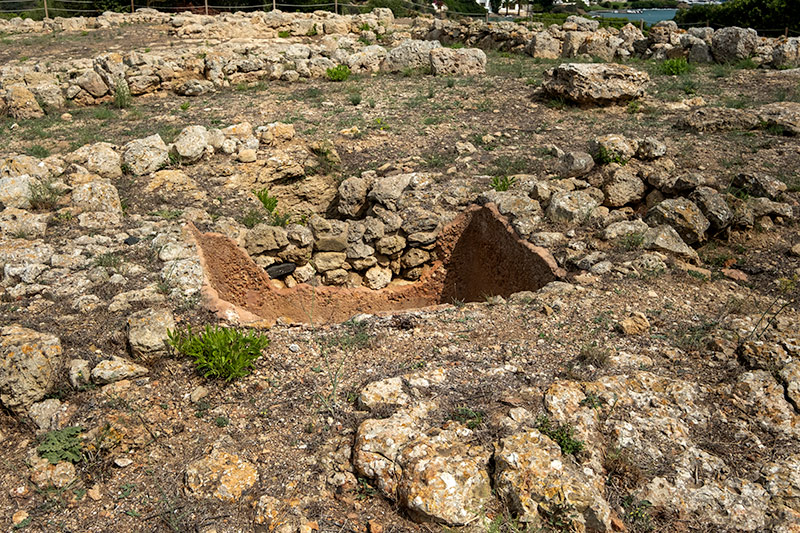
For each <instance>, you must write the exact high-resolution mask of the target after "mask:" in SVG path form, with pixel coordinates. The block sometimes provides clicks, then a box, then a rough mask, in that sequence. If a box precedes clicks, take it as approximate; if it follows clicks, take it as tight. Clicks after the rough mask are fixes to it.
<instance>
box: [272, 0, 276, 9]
mask: <svg viewBox="0 0 800 533" xmlns="http://www.w3.org/2000/svg"><path fill="white" fill-rule="evenodd" d="M275 2H276V0H272V10H273V11H275Z"/></svg>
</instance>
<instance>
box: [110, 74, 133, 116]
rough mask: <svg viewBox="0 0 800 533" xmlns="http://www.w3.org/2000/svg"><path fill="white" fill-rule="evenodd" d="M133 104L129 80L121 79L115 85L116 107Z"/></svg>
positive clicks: (125, 106) (127, 106)
mask: <svg viewBox="0 0 800 533" xmlns="http://www.w3.org/2000/svg"><path fill="white" fill-rule="evenodd" d="M130 106H131V89H130V87H129V86H128V82H127V81H125V80H120V81H118V82H117V85H116V86H115V87H114V107H116V108H117V109H127V108H129V107H130Z"/></svg>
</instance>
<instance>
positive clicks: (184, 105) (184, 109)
mask: <svg viewBox="0 0 800 533" xmlns="http://www.w3.org/2000/svg"><path fill="white" fill-rule="evenodd" d="M190 107H192V103H191V102H184V103H182V104H181V105H180V108H181V111H186V110H187V109H189V108H190Z"/></svg>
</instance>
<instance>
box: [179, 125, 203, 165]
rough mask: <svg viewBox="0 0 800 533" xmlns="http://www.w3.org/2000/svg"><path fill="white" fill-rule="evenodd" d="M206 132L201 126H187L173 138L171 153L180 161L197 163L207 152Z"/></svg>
mask: <svg viewBox="0 0 800 533" xmlns="http://www.w3.org/2000/svg"><path fill="white" fill-rule="evenodd" d="M207 139H208V131H207V130H206V129H205V128H204V127H203V126H188V127H186V128H184V129H183V130H182V131H181V132H180V133H179V134H178V136H177V137H176V138H175V142H174V143H173V145H172V153H173V154H175V155H176V156H177V157H179V158H180V160H181V161H186V162H187V163H192V162H194V161H197V160H198V159H200V158H201V157H203V154H205V153H206V151H207V150H208V148H209V146H208V141H207Z"/></svg>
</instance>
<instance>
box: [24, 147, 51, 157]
mask: <svg viewBox="0 0 800 533" xmlns="http://www.w3.org/2000/svg"><path fill="white" fill-rule="evenodd" d="M25 152H26V153H27V154H28V155H29V156H31V157H36V158H38V159H44V158H45V157H49V156H50V150H48V149H47V148H45V147H44V146H42V145H41V144H34V145H33V146H31V147H30V148H28V149H27V150H25Z"/></svg>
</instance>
